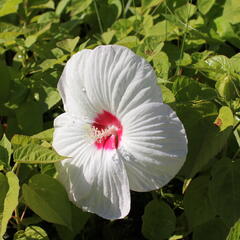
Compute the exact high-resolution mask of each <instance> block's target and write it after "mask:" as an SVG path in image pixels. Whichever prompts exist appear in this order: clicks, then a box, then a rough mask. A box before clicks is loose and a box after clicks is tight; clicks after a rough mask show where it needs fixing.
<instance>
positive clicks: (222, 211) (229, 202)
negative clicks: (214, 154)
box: [209, 158, 240, 227]
mask: <svg viewBox="0 0 240 240" xmlns="http://www.w3.org/2000/svg"><path fill="white" fill-rule="evenodd" d="M239 186H240V162H239V161H236V162H232V161H231V159H229V158H224V159H221V160H220V161H219V162H218V164H217V165H215V167H214V168H213V169H212V181H211V182H210V185H209V196H210V200H211V204H212V206H213V207H214V208H215V209H216V212H217V214H218V215H219V216H221V218H222V220H223V221H224V222H225V223H226V224H227V225H228V226H229V227H231V226H232V225H233V224H234V223H235V222H236V221H237V220H238V219H239V218H240V188H239Z"/></svg>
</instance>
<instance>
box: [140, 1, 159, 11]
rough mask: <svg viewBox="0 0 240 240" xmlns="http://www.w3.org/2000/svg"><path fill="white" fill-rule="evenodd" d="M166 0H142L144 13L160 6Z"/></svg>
mask: <svg viewBox="0 0 240 240" xmlns="http://www.w3.org/2000/svg"><path fill="white" fill-rule="evenodd" d="M163 1H164V0H142V11H146V10H147V9H149V8H152V7H154V6H157V5H160V4H161V3H162V2H163Z"/></svg>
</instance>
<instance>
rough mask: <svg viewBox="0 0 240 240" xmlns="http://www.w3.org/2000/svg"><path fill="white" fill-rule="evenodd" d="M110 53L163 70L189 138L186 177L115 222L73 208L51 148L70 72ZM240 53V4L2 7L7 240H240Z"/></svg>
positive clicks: (116, 2) (50, 1)
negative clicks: (61, 90)
mask: <svg viewBox="0 0 240 240" xmlns="http://www.w3.org/2000/svg"><path fill="white" fill-rule="evenodd" d="M101 44H119V45H123V46H127V47H128V48H130V49H132V50H133V51H134V52H135V53H137V54H138V55H141V56H143V57H144V58H145V59H147V60H148V61H149V62H150V63H151V64H152V66H153V67H154V69H155V71H156V73H157V77H158V78H157V79H158V84H159V86H161V89H162V93H163V98H164V102H165V103H168V104H170V105H171V107H172V108H173V109H174V110H175V111H176V112H177V114H178V116H179V118H180V119H181V120H182V122H183V124H184V126H185V128H186V132H187V136H188V140H189V153H188V156H187V160H186V163H185V165H184V166H183V168H182V169H181V171H180V172H179V174H178V175H177V176H176V178H175V179H173V180H172V181H171V182H170V183H169V184H168V185H167V186H165V187H163V188H162V189H160V190H158V191H154V192H151V193H135V192H132V193H131V197H132V205H131V212H130V214H129V216H128V217H126V218H125V219H123V220H117V221H113V222H110V221H106V220H104V219H101V218H100V217H98V216H95V215H94V214H89V213H85V212H82V211H81V209H78V208H76V207H74V206H73V205H72V204H71V203H70V202H69V200H68V197H67V193H66V192H65V190H64V188H63V187H62V186H61V185H60V183H59V182H58V181H57V180H55V177H56V172H55V168H54V162H57V161H61V160H62V159H63V157H62V156H59V155H58V154H57V153H56V152H55V151H54V150H53V149H52V148H51V141H52V133H53V129H52V127H53V125H52V124H53V119H54V118H55V117H56V116H58V115H59V114H61V113H62V112H63V108H62V103H61V101H60V97H59V94H58V92H57V90H56V84H57V81H58V79H59V77H60V75H61V72H62V70H63V67H64V64H65V62H66V61H67V60H68V59H69V57H70V56H71V55H72V54H74V53H75V52H77V51H79V50H81V49H83V48H94V47H96V46H98V45H101ZM239 48H240V2H239V0H197V1H194V0H141V1H140V0H0V53H1V55H0V121H1V125H0V136H1V141H0V239H1V238H3V239H8V240H9V239H14V240H33V239H39V240H40V239H41V240H47V239H53V240H58V239H62V240H73V239H84V240H86V239H90V240H91V239H100V240H101V239H107V240H108V239H113V240H118V239H119V240H120V239H126V240H142V239H149V240H165V239H169V240H177V239H183V240H192V239H193V240H224V239H227V240H239V239H240V155H239V153H240V150H239V149H240V137H239V131H240V128H239V123H240V119H239V118H240V112H239V110H240V98H239V97H240V53H239Z"/></svg>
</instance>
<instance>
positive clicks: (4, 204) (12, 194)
mask: <svg viewBox="0 0 240 240" xmlns="http://www.w3.org/2000/svg"><path fill="white" fill-rule="evenodd" d="M0 185H1V194H0V237H3V235H4V233H5V232H6V230H7V225H8V221H9V219H10V218H11V217H12V213H13V211H14V209H15V208H16V207H17V205H18V194H19V182H18V178H17V176H16V175H15V174H14V173H13V172H8V173H7V174H6V177H5V176H3V175H2V174H0Z"/></svg>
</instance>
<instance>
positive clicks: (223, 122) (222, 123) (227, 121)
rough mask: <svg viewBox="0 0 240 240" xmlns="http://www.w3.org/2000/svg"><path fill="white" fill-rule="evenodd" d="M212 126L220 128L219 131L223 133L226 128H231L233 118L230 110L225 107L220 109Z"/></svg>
mask: <svg viewBox="0 0 240 240" xmlns="http://www.w3.org/2000/svg"><path fill="white" fill-rule="evenodd" d="M214 124H215V125H217V126H218V127H219V128H220V131H224V130H225V129H227V128H228V127H233V124H234V116H233V113H232V110H231V109H230V108H229V107H226V106H223V107H221V108H220V110H219V114H218V116H217V118H216V120H215V121H214Z"/></svg>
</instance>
